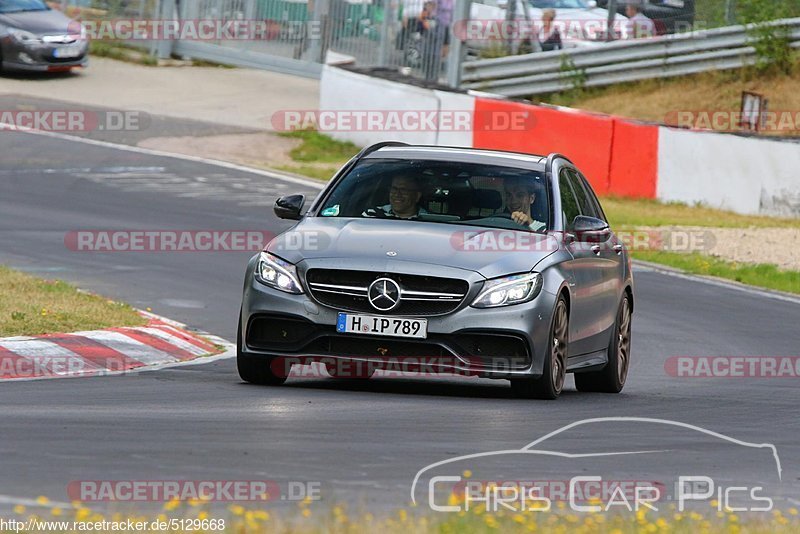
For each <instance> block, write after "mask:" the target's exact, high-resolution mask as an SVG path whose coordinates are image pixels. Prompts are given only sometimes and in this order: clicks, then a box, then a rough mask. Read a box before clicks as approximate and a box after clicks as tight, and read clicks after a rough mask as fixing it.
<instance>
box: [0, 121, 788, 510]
mask: <svg viewBox="0 0 800 534" xmlns="http://www.w3.org/2000/svg"><path fill="white" fill-rule="evenodd" d="M0 155H2V156H0V263H2V264H7V265H10V266H12V267H15V268H19V269H23V270H26V271H30V272H33V273H36V274H39V275H42V276H53V277H59V278H63V279H66V280H69V281H71V282H74V283H76V284H77V285H79V286H80V287H83V288H85V289H88V290H91V291H95V292H99V293H102V294H105V295H108V296H110V297H113V298H115V299H122V300H125V301H127V302H129V303H131V304H133V305H135V306H138V307H142V308H145V307H149V308H152V310H153V311H154V312H156V313H159V314H162V315H165V316H168V317H171V318H173V319H176V320H179V321H182V322H185V323H187V324H189V325H190V326H192V327H196V328H200V329H203V330H207V331H209V332H211V333H214V334H217V335H219V336H222V337H224V338H226V339H229V340H233V339H234V337H235V331H236V316H237V311H238V306H239V301H240V291H241V285H242V276H243V272H244V268H245V264H246V261H247V258H248V257H249V256H250V253H248V252H214V253H211V252H198V253H188V252H181V253H167V252H158V253H135V252H128V253H87V252H74V251H71V250H68V249H67V248H66V247H65V242H64V236H65V234H66V233H67V232H69V231H72V230H79V229H184V230H185V229H216V230H264V231H279V230H280V229H281V228H284V227H285V226H286V223H285V222H282V221H278V220H277V219H276V218H275V217H274V215H273V214H272V213H271V207H270V206H271V204H272V202H273V201H274V198H275V196H276V195H278V194H281V193H286V192H303V193H306V194H310V195H312V196H313V194H314V192H315V190H314V189H313V188H304V187H303V186H301V185H299V184H292V183H285V182H281V181H280V180H275V179H270V178H268V177H265V176H263V175H259V174H252V173H248V172H245V171H242V170H236V169H231V168H222V167H218V166H215V165H209V164H204V163H200V162H193V161H186V160H182V159H176V158H169V157H155V156H152V155H146V154H137V153H132V152H127V151H121V150H118V149H115V148H110V147H100V146H91V145H87V144H82V143H78V142H74V141H70V140H64V139H57V138H50V137H43V136H38V135H31V134H26V133H20V132H8V131H6V132H0ZM798 324H800V304H798V302H797V301H792V300H791V299H780V298H775V297H773V296H769V295H766V294H761V293H758V292H752V291H742V290H739V289H736V288H732V287H727V286H724V285H723V286H718V285H711V284H708V283H704V282H701V281H696V280H691V279H686V278H680V277H675V276H671V275H667V274H663V273H659V272H655V271H651V270H646V269H645V270H643V269H638V270H637V272H636V309H635V315H634V326H633V358H634V360H633V365H632V368H631V372H630V376H629V378H628V384H627V386H626V388H625V390H624V392H623V394H621V395H616V396H613V395H612V396H609V395H600V394H579V393H577V392H575V391H574V388H572V381H571V379H570V380H569V382H568V390H567V391H566V392H565V393H564V394H563V396H562V398H560V399H559V400H557V401H555V402H536V401H525V400H517V399H513V398H511V396H510V391H509V388H508V387H507V382H505V381H490V380H481V379H463V378H428V377H426V378H377V379H373V380H370V381H367V382H363V381H347V380H344V381H340V380H333V379H326V378H317V379H296V380H290V382H288V383H287V385H286V386H284V387H281V388H262V387H256V386H251V385H247V384H244V383H242V382H241V381H240V380H239V378H238V376H237V375H236V371H235V365H234V361H233V360H232V359H228V360H222V361H217V362H214V363H209V364H204V365H197V366H191V367H182V368H175V369H165V370H160V371H153V372H148V373H141V374H137V375H130V376H118V377H106V378H89V379H58V380H44V381H35V382H22V383H3V384H0V405H2V406H3V417H2V424H1V425H0V436H1V437H0V470H1V472H2V477H0V495H4V496H13V497H14V498H17V497H19V498H33V497H35V496H37V495H46V496H48V497H49V498H50V499H52V500H54V501H66V500H68V496H67V494H66V487H67V484H68V483H69V482H70V481H74V480H125V479H133V480H149V479H160V480H161V479H167V480H169V479H195V480H197V479H200V480H249V479H268V480H275V481H278V482H280V483H281V484H284V483H286V482H288V481H313V482H319V483H320V484H321V488H322V497H323V499H324V501H325V502H327V503H330V502H334V501H347V502H350V503H351V504H355V505H364V506H370V507H374V508H378V509H387V510H388V509H391V508H395V507H402V506H404V505H406V504H407V503H408V501H409V491H410V488H411V483H412V480H413V478H414V475H415V473H416V472H417V471H418V470H420V469H422V468H424V467H425V466H426V465H427V464H430V463H431V462H436V461H440V460H444V459H447V458H450V457H454V456H458V455H464V454H471V453H478V452H484V451H492V450H507V449H518V448H520V447H522V446H524V445H525V444H527V443H530V442H531V441H533V440H535V439H537V438H539V437H541V436H543V435H545V434H547V433H548V432H552V431H554V430H557V429H558V428H560V427H562V426H563V425H567V424H569V423H573V422H575V421H578V420H582V419H585V418H591V417H609V416H636V417H642V418H660V419H668V420H674V421H680V422H683V423H687V424H691V425H697V426H699V427H702V428H705V429H709V430H712V431H715V432H718V433H721V434H724V435H727V436H731V437H733V438H735V439H738V440H742V441H746V442H754V443H765V442H768V443H771V444H774V445H775V447H776V449H777V451H778V453H779V456H780V462H781V466H782V469H783V472H782V478H781V481H780V483H779V484H777V485H776V484H775V479H776V474H775V465H774V463H771V460H770V458H767V459H766V460H765V458H764V455H763V454H760V452H763V451H757V450H754V449H748V448H746V447H742V446H739V445H735V446H734V445H731V444H730V443H722V440H720V439H719V438H717V437H713V436H710V435H708V434H702V433H699V432H691V433H687V432H684V431H683V430H685V429H676V428H675V427H671V426H667V425H659V424H648V423H642V422H637V423H622V422H603V423H595V424H593V425H589V426H586V427H579V428H576V429H572V430H571V431H569V432H567V433H565V434H563V435H560V436H558V437H557V438H555V439H554V440H550V441H554V443H552V444H551V448H555V449H557V450H561V451H578V452H581V451H582V452H587V451H595V450H601V449H602V450H617V451H619V450H623V451H625V450H632V449H633V448H636V447H644V448H647V449H657V450H659V451H662V450H663V451H672V452H675V453H679V454H678V455H677V456H675V455H673V456H669V457H667V456H664V455H659V454H656V455H655V456H654V455H653V454H650V455H641V456H634V457H631V456H611V457H608V458H607V459H605V460H603V461H602V466H603V469H604V473H599V474H602V475H604V476H607V477H621V478H624V477H626V476H632V473H645V475H646V476H650V477H653V479H660V478H667V477H669V476H671V475H673V474H674V473H675V472H676V471H679V470H685V471H686V472H687V474H688V473H689V472H692V473H696V472H697V471H698V470H699V471H703V470H704V469H706V468H710V467H711V466H713V467H714V468H715V469H719V470H720V472H721V473H723V474H722V475H721V476H722V478H724V479H725V480H726V481H728V482H729V483H734V482H736V481H737V480H738V479H742V480H747V481H758V482H764V483H765V484H767V483H769V484H772V485H773V486H774V487H775V489H774V496H775V497H776V498H779V499H784V498H789V499H796V498H797V496H798V488H800V443H799V440H798V436H800V423H799V422H798V417H797V413H798V412H797V410H798V401H800V394H798V379H797V378H794V379H791V378H782V379H774V378H773V379H769V378H764V379H751V378H740V379H726V378H715V379H703V378H676V377H672V376H669V374H668V373H667V372H666V371H665V362H666V360H667V359H668V358H669V357H671V356H678V355H681V356H685V355H689V356H717V355H726V356H731V355H733V356H753V355H758V356H798V347H800V333H798V329H797V325H798ZM755 453H759V454H755ZM537 469H539V471H538V474H539V475H541V476H543V477H550V478H554V477H559V476H561V477H563V476H564V475H565V473H566V472H567V470H566V469H565V468H564V466H563V464H561V463H559V462H558V461H552V462H550V461H547V462H544V463H542V464H540V465H539V466H538V467H537ZM562 470H563V471H562ZM584 471H585V470H584ZM496 476H500V474H497V475H496ZM503 476H511V477H513V476H514V474H513V473H511V474H509V473H503ZM3 502H5V503H6V505H9V504H8V503H13V502H15V501H14V500H13V498H12V499H10V500H9V499H6V500H5V501H3V499H2V498H0V509H2V507H3V506H4V505H3V504H2V503H3Z"/></svg>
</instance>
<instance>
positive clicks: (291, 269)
mask: <svg viewBox="0 0 800 534" xmlns="http://www.w3.org/2000/svg"><path fill="white" fill-rule="evenodd" d="M255 277H256V280H258V281H259V282H261V283H262V284H264V285H265V286H269V287H272V288H275V289H277V290H279V291H285V292H286V293H294V294H296V295H299V294H300V293H302V292H303V287H302V286H301V285H300V281H299V280H298V278H297V269H296V267H295V266H294V265H292V264H291V263H289V262H288V261H284V260H282V259H280V258H279V257H277V256H273V255H272V254H270V253H269V252H262V253H261V255H260V256H259V258H258V263H257V264H256V271H255Z"/></svg>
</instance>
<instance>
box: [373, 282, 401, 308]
mask: <svg viewBox="0 0 800 534" xmlns="http://www.w3.org/2000/svg"><path fill="white" fill-rule="evenodd" d="M367 297H368V298H369V303H370V304H372V307H373V308H375V309H376V310H378V311H389V310H392V309H394V308H395V307H396V306H397V305H398V304H399V303H400V286H399V285H398V284H397V282H395V281H394V280H392V279H391V278H378V279H377V280H375V281H374V282H372V283H371V284H370V285H369V289H368V290H367Z"/></svg>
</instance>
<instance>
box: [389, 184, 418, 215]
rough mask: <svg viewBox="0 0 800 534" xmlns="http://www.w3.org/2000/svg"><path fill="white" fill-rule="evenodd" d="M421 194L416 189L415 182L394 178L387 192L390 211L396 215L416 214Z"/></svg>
mask: <svg viewBox="0 0 800 534" xmlns="http://www.w3.org/2000/svg"><path fill="white" fill-rule="evenodd" d="M420 197H422V193H420V191H419V189H418V188H417V184H416V182H414V180H412V179H410V178H402V177H401V178H395V179H394V180H392V187H391V189H390V190H389V202H390V203H391V205H392V211H393V212H395V213H397V214H402V215H405V214H407V213H412V212H413V213H416V210H417V202H419V199H420Z"/></svg>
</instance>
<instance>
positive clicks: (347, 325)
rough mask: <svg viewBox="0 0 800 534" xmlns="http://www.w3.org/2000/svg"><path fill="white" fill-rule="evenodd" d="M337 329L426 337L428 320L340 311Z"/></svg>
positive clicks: (381, 334) (374, 333)
mask: <svg viewBox="0 0 800 534" xmlns="http://www.w3.org/2000/svg"><path fill="white" fill-rule="evenodd" d="M336 331H337V332H340V333H342V334H372V335H377V336H396V337H417V338H423V339H424V338H426V337H428V320H427V319H408V318H404V317H378V316H375V315H356V314H352V313H339V316H338V320H337V321H336Z"/></svg>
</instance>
